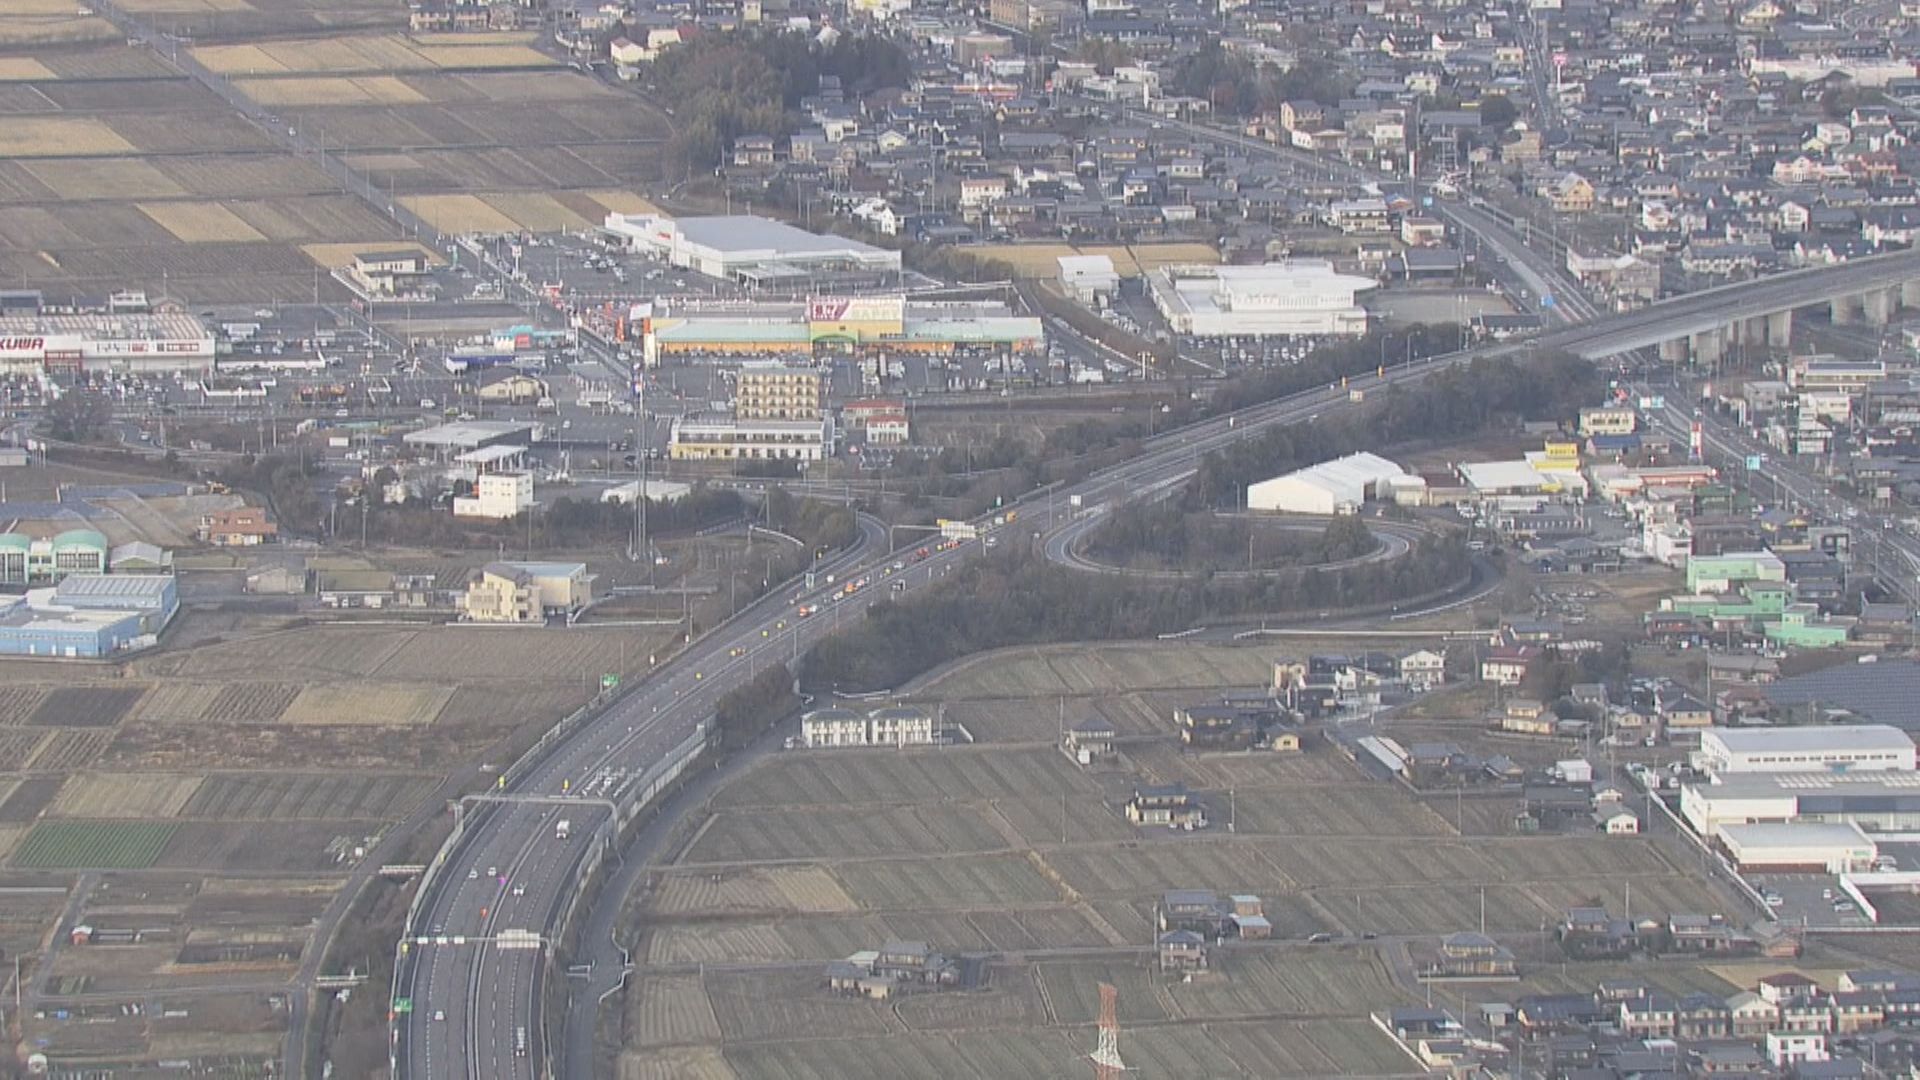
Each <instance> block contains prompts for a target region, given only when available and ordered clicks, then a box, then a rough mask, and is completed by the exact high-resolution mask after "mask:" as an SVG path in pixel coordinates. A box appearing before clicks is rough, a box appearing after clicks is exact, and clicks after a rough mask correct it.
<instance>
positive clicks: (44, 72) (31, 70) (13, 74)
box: [0, 0, 56, 82]
mask: <svg viewBox="0 0 1920 1080" xmlns="http://www.w3.org/2000/svg"><path fill="white" fill-rule="evenodd" d="M49 2H51V0H49ZM52 78H56V76H55V75H54V73H53V69H52V68H50V67H48V66H47V65H45V64H43V63H41V62H40V61H38V60H35V59H34V58H33V57H31V56H0V82H34V81H37V80H40V79H52Z"/></svg>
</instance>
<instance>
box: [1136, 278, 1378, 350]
mask: <svg viewBox="0 0 1920 1080" xmlns="http://www.w3.org/2000/svg"><path fill="white" fill-rule="evenodd" d="M1147 283H1148V292H1149V293H1150V294H1151V295H1152V297H1153V305H1154V307H1156V308H1158V309H1159V311H1160V314H1161V315H1162V316H1164V317H1165V318H1166V320H1167V322H1168V323H1169V324H1171V325H1172V327H1173V332H1174V333H1176V334H1188V335H1194V336H1198V337H1359V336H1360V335H1362V334H1365V333H1366V332H1367V312H1366V309H1365V308H1363V307H1361V306H1360V305H1359V303H1358V302H1356V300H1355V299H1354V297H1355V294H1357V293H1359V292H1362V291H1364V290H1366V289H1371V288H1374V287H1375V286H1377V285H1378V284H1379V282H1377V281H1375V280H1374V279H1372V278H1368V277H1358V276H1355V275H1352V274H1341V273H1337V272H1336V271H1335V270H1334V269H1333V264H1332V263H1330V262H1328V261H1326V260H1324V259H1296V260H1293V261H1291V262H1281V263H1267V264H1265V265H1263V266H1199V265H1194V266H1168V267H1164V268H1162V269H1160V270H1157V271H1155V272H1154V273H1153V274H1151V275H1149V276H1148V278H1147Z"/></svg>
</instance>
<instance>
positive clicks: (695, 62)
mask: <svg viewBox="0 0 1920 1080" xmlns="http://www.w3.org/2000/svg"><path fill="white" fill-rule="evenodd" d="M651 66H652V72H651V78H652V81H653V82H654V83H655V84H656V85H657V86H658V87H659V93H660V95H661V97H662V98H663V99H665V100H666V101H667V102H668V103H669V104H670V105H672V107H673V108H674V115H675V118H676V120H677V121H678V123H677V124H676V127H675V131H674V134H673V137H672V138H671V139H670V140H668V143H667V158H668V161H669V163H670V164H671V165H673V166H678V167H680V168H682V169H695V170H706V169H711V168H713V167H714V166H715V165H718V164H719V163H720V161H721V160H722V158H723V157H724V156H725V154H726V150H727V147H728V146H730V145H731V144H732V142H733V140H734V139H735V138H738V137H739V136H742V135H772V136H775V137H778V136H781V135H785V134H787V133H788V131H789V130H790V129H791V118H792V111H793V110H794V109H796V108H798V107H799V105H800V102H801V100H802V99H803V98H805V97H806V96H807V95H809V94H813V93H816V92H817V91H818V89H819V86H820V77H821V76H823V75H833V76H838V77H839V79H840V85H841V87H842V89H843V90H844V91H845V92H846V93H847V95H848V97H849V98H855V97H858V96H861V95H865V94H868V93H872V92H873V91H875V90H881V89H885V88H888V87H897V86H905V85H906V84H907V79H908V77H909V75H910V74H911V72H912V65H911V63H910V61H909V60H908V59H907V55H906V53H905V52H903V51H901V49H900V47H899V46H898V45H895V44H893V43H892V42H890V41H888V40H886V39H885V38H880V37H874V36H872V35H866V34H849V35H845V36H842V37H840V38H839V39H838V40H836V41H835V42H834V43H833V44H832V45H822V44H820V43H819V42H818V41H816V40H815V39H813V38H812V37H810V36H808V35H806V34H801V33H794V32H790V31H781V30H760V29H743V30H728V31H716V32H712V33H702V34H698V35H696V36H695V37H693V38H692V39H691V40H690V41H687V42H684V43H682V44H680V45H678V46H676V47H674V48H671V49H668V50H666V51H665V52H663V53H661V54H660V57H659V59H657V60H655V61H654V62H653V64H652V65H651Z"/></svg>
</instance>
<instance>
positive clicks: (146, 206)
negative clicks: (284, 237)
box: [138, 202, 266, 244]
mask: <svg viewBox="0 0 1920 1080" xmlns="http://www.w3.org/2000/svg"><path fill="white" fill-rule="evenodd" d="M138 206H139V207H140V212H141V213H143V214H145V215H147V216H148V217H150V218H152V219H153V220H155V221H157V222H159V223H160V225H161V227H163V228H165V229H166V230H167V231H168V232H170V233H172V234H173V235H174V236H175V237H177V238H179V239H180V240H181V241H182V242H183V243H188V244H235V243H239V244H244V243H248V242H251V241H255V240H265V239H266V237H265V236H263V235H261V234H260V232H259V231H258V230H256V229H255V228H254V227H253V226H251V225H249V224H247V223H246V222H245V221H242V220H241V219H240V217H239V215H237V214H235V213H234V212H233V211H231V210H229V209H227V208H226V207H224V206H222V205H220V204H219V203H216V202H163V203H139V204H138Z"/></svg>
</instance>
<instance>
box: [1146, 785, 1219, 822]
mask: <svg viewBox="0 0 1920 1080" xmlns="http://www.w3.org/2000/svg"><path fill="white" fill-rule="evenodd" d="M1126 813H1127V820H1128V821H1130V822H1132V823H1133V824H1135V825H1162V826H1165V827H1167V828H1169V829H1186V830H1189V831H1191V830H1194V829H1204V828H1206V827H1207V813H1206V807H1205V806H1204V805H1203V804H1202V803H1201V802H1200V801H1199V800H1197V799H1195V798H1194V797H1193V796H1192V795H1191V794H1190V793H1189V792H1188V791H1187V786H1186V785H1185V784H1182V783H1173V784H1165V785H1154V786H1142V787H1137V788H1135V789H1134V791H1133V797H1132V798H1131V799H1128V800H1127V807H1126Z"/></svg>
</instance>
